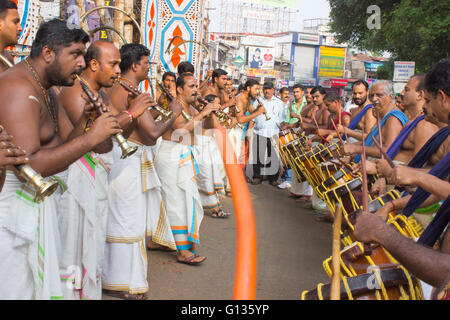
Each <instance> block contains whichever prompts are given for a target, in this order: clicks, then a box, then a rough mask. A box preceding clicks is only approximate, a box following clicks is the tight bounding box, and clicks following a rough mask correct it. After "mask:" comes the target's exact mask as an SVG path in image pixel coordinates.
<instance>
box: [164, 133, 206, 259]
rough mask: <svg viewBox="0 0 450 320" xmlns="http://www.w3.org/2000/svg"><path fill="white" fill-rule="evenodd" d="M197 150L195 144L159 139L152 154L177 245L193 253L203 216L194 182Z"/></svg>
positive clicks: (196, 167)
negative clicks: (155, 151) (157, 148)
mask: <svg viewBox="0 0 450 320" xmlns="http://www.w3.org/2000/svg"><path fill="white" fill-rule="evenodd" d="M197 152H198V151H196V147H195V146H187V145H183V144H181V143H176V142H172V141H168V140H162V141H161V145H160V147H159V150H158V154H157V155H156V158H155V167H156V170H157V172H158V175H159V178H160V179H161V184H162V193H163V198H164V201H165V205H166V211H167V216H168V217H169V221H170V225H171V228H172V233H173V235H174V238H175V243H176V245H177V249H178V250H191V251H192V252H194V253H195V251H196V246H197V245H198V244H200V237H199V229H200V224H201V222H202V219H203V208H202V203H201V199H200V194H199V192H198V187H197V182H196V175H197V174H198V172H199V169H198V164H197V162H196V159H195V157H197V156H198V155H197Z"/></svg>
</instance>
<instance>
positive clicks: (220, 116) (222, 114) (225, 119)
mask: <svg viewBox="0 0 450 320" xmlns="http://www.w3.org/2000/svg"><path fill="white" fill-rule="evenodd" d="M197 101H198V102H200V103H201V104H202V105H203V106H201V107H200V108H199V109H198V111H200V112H201V111H202V110H203V108H204V107H205V106H206V105H207V104H208V103H209V102H208V101H206V100H205V99H203V98H202V97H200V96H197ZM214 114H215V115H216V116H217V119H218V120H219V122H221V123H228V121H229V120H231V118H230V116H229V115H228V114H226V113H225V112H223V111H219V110H217V111H214Z"/></svg>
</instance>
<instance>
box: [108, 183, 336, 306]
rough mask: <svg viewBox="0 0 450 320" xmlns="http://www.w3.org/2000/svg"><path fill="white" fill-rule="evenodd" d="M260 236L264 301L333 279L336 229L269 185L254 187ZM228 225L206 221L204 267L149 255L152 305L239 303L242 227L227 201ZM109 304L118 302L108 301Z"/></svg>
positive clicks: (259, 269) (289, 296)
mask: <svg viewBox="0 0 450 320" xmlns="http://www.w3.org/2000/svg"><path fill="white" fill-rule="evenodd" d="M249 190H250V194H251V197H252V201H253V206H254V211H255V222H256V232H257V278H256V280H257V288H256V298H257V299H260V300H299V299H300V295H301V293H302V291H303V290H310V289H313V288H315V287H316V286H317V284H318V283H320V282H323V283H328V282H330V279H329V278H328V276H327V275H326V274H325V272H324V270H323V268H322V261H323V260H324V259H325V258H328V257H329V256H330V255H331V243H332V239H331V237H332V225H331V224H329V223H321V222H317V221H316V220H315V218H316V217H317V214H315V213H314V212H313V211H312V210H311V209H308V208H307V207H308V206H309V204H299V203H296V202H295V200H293V199H291V198H289V197H288V195H289V192H288V191H287V190H280V189H278V188H275V187H272V186H270V185H268V184H267V182H264V183H263V184H262V185H258V186H253V185H249ZM223 203H224V206H225V209H226V211H230V212H232V213H233V215H232V216H231V217H230V218H228V219H214V218H211V217H210V216H206V215H205V217H204V219H203V222H202V224H201V227H200V250H199V254H201V255H203V256H206V257H207V260H206V261H205V262H204V263H203V264H201V265H199V266H188V265H184V264H180V263H177V262H176V260H175V254H174V253H167V252H160V251H151V252H148V262H149V264H148V270H149V278H148V281H149V286H150V290H149V293H148V297H149V299H151V300H172V299H177V300H184V299H189V300H216V299H217V300H228V299H232V298H233V285H234V283H233V282H234V268H235V253H236V225H235V219H234V210H233V204H232V201H231V198H225V199H223ZM103 298H104V299H108V300H109V299H113V298H111V297H109V296H106V295H104V296H103Z"/></svg>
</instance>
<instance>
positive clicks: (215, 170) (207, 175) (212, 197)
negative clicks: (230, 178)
mask: <svg viewBox="0 0 450 320" xmlns="http://www.w3.org/2000/svg"><path fill="white" fill-rule="evenodd" d="M195 138H196V140H197V142H198V144H197V146H198V149H199V157H198V159H197V162H198V165H199V169H200V173H199V175H198V192H199V193H200V198H201V201H202V205H203V210H212V209H216V208H219V207H221V205H220V200H219V195H220V196H225V191H224V184H223V181H224V178H225V177H224V176H223V175H222V173H221V170H220V167H221V164H222V166H223V163H222V159H221V158H220V153H219V150H218V149H217V144H216V141H215V138H214V137H210V136H203V135H197V136H196V137H195Z"/></svg>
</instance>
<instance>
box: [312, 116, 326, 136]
mask: <svg viewBox="0 0 450 320" xmlns="http://www.w3.org/2000/svg"><path fill="white" fill-rule="evenodd" d="M312 116H313V119H314V123H315V124H316V128H317V135H318V136H319V137H320V138H321V139H322V140H326V139H325V138H324V137H323V136H322V135H321V134H319V124H318V123H317V120H316V115H315V114H314V113H313V115H312Z"/></svg>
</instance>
